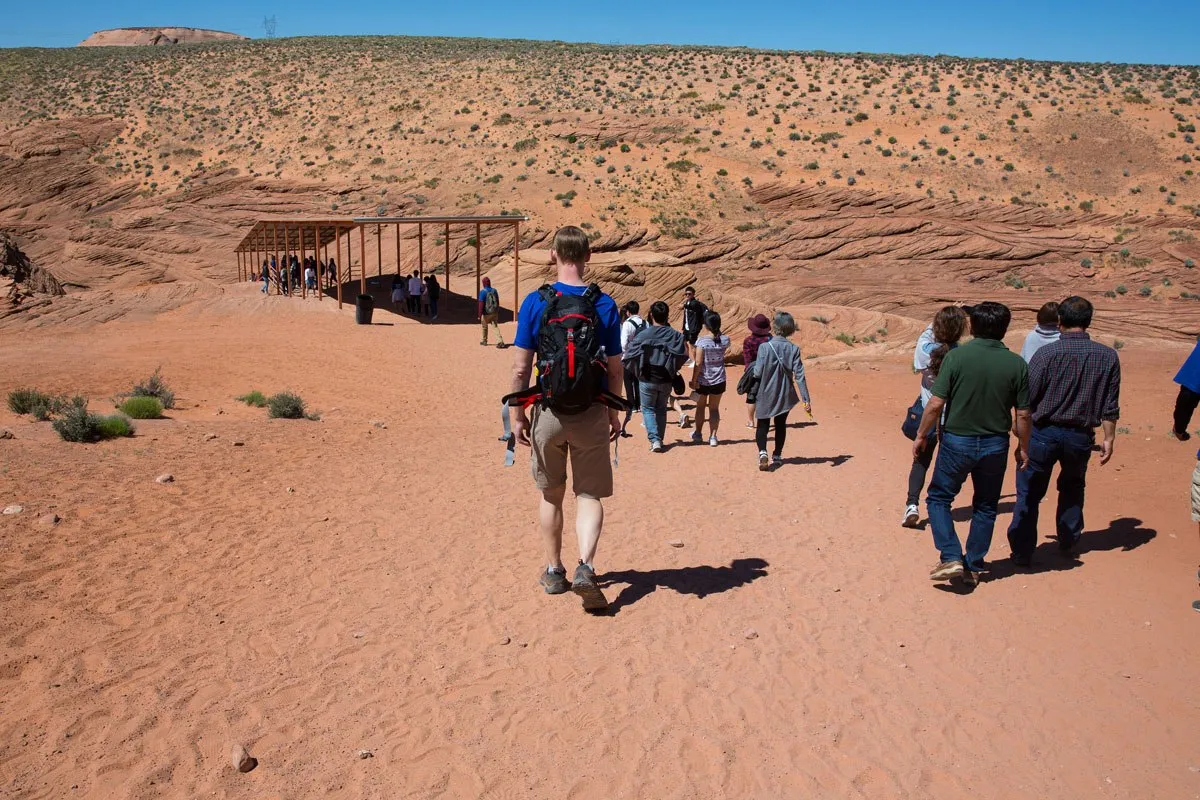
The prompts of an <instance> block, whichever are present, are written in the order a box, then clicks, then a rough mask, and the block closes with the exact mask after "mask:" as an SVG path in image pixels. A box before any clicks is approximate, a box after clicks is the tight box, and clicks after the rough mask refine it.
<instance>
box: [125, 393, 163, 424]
mask: <svg viewBox="0 0 1200 800" xmlns="http://www.w3.org/2000/svg"><path fill="white" fill-rule="evenodd" d="M120 409H121V413H122V414H124V415H125V416H127V417H131V418H133V419H158V418H159V417H161V416H162V412H163V406H162V401H161V400H159V399H158V398H157V397H147V396H145V395H136V396H134V397H127V398H126V399H125V401H124V402H123V403H121V405H120Z"/></svg>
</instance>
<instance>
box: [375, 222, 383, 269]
mask: <svg viewBox="0 0 1200 800" xmlns="http://www.w3.org/2000/svg"><path fill="white" fill-rule="evenodd" d="M375 260H376V261H377V262H378V263H377V264H376V265H375V267H376V269H378V270H379V273H378V274H379V282H380V283H383V227H382V226H381V225H379V223H376V224H375Z"/></svg>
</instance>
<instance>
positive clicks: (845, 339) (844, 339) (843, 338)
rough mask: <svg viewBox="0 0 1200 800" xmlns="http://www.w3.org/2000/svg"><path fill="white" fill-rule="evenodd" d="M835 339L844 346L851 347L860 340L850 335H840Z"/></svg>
mask: <svg viewBox="0 0 1200 800" xmlns="http://www.w3.org/2000/svg"><path fill="white" fill-rule="evenodd" d="M833 338H834V339H837V340H838V341H839V342H841V343H842V344H846V345H850V346H851V347H853V346H854V344H855V342H857V341H858V339H855V338H854V337H853V336H851V335H850V334H848V333H839V334H838V335H837V336H834V337H833Z"/></svg>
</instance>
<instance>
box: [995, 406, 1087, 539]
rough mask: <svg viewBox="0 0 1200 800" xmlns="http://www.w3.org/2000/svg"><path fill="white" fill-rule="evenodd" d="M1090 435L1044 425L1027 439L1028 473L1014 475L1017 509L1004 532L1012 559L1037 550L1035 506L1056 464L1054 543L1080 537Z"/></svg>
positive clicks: (1036, 513) (1043, 494)
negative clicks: (1056, 522) (1056, 536)
mask: <svg viewBox="0 0 1200 800" xmlns="http://www.w3.org/2000/svg"><path fill="white" fill-rule="evenodd" d="M1095 441H1096V434H1095V432H1094V431H1087V430H1080V429H1078V428H1060V427H1058V426H1057V425H1047V426H1045V427H1042V428H1034V430H1033V435H1032V436H1031V437H1030V439H1029V469H1027V470H1024V471H1023V472H1018V473H1017V506H1016V508H1015V509H1013V519H1012V524H1011V525H1010V526H1009V528H1008V544H1009V546H1010V547H1012V551H1013V555H1014V556H1031V555H1033V550H1034V548H1035V547H1037V526H1038V505H1039V504H1040V503H1041V502H1042V498H1043V497H1045V496H1046V489H1048V488H1049V487H1050V473H1051V472H1053V470H1054V465H1055V464H1058V467H1059V469H1058V540H1059V542H1061V543H1063V544H1064V545H1068V546H1069V545H1073V544H1075V542H1076V541H1077V540H1078V539H1079V535H1080V534H1081V533H1083V488H1084V483H1085V481H1086V480H1087V467H1088V459H1090V458H1091V457H1092V445H1093V444H1094V443H1095Z"/></svg>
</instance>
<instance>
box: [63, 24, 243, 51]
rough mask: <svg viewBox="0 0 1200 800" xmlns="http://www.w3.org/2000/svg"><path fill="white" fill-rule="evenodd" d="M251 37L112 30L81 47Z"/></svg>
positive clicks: (98, 33) (180, 30)
mask: <svg viewBox="0 0 1200 800" xmlns="http://www.w3.org/2000/svg"><path fill="white" fill-rule="evenodd" d="M248 38H249V37H246V36H241V35H239V34H236V33H226V32H225V31H210V30H205V29H204V28H110V29H109V30H104V31H96V32H95V33H93V34H92V35H91V36H89V37H88V38H86V39H84V40H83V41H82V42H80V43H79V44H78V46H79V47H142V46H146V45H167V44H194V43H196V42H229V41H245V40H247V39H248Z"/></svg>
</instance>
